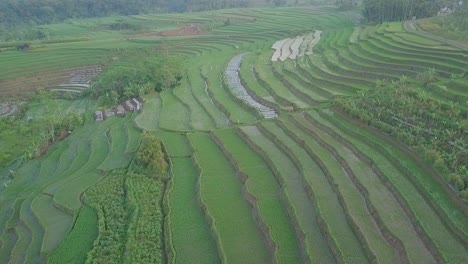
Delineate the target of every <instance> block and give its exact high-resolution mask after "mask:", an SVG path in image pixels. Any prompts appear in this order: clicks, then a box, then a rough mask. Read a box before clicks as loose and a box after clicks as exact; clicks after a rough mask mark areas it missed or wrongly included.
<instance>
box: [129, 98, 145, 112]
mask: <svg viewBox="0 0 468 264" xmlns="http://www.w3.org/2000/svg"><path fill="white" fill-rule="evenodd" d="M131 102H132V104H133V105H134V106H135V110H136V111H141V109H142V107H143V106H142V104H141V103H140V101H138V100H137V99H135V98H132V99H131Z"/></svg>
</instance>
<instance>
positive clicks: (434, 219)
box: [321, 115, 467, 262]
mask: <svg viewBox="0 0 468 264" xmlns="http://www.w3.org/2000/svg"><path fill="white" fill-rule="evenodd" d="M328 116H330V118H332V119H335V118H336V119H338V120H340V124H343V126H342V127H341V128H340V129H335V130H334V131H336V132H339V134H340V135H342V136H343V137H344V138H346V139H347V140H349V141H350V142H351V143H352V144H353V145H354V146H355V147H356V148H357V149H359V150H360V151H362V152H363V153H366V154H367V155H371V157H372V160H373V161H374V162H375V164H376V165H377V167H379V168H380V170H381V171H382V172H384V175H385V176H386V177H387V178H388V180H389V181H390V182H391V183H392V185H393V186H394V187H395V191H398V192H399V193H400V195H401V196H402V197H403V198H404V200H405V201H406V203H407V204H408V206H410V208H411V211H412V212H413V213H412V214H410V215H413V217H414V218H415V220H413V221H416V223H418V225H420V226H421V228H422V230H424V233H425V234H427V236H428V238H430V240H431V241H432V242H431V243H433V245H434V246H435V247H436V248H437V250H438V251H439V252H440V253H441V255H442V257H443V259H444V260H453V261H455V262H459V261H462V262H463V259H466V258H467V256H465V255H464V253H463V252H464V251H463V250H462V249H461V247H462V244H463V243H462V242H460V240H459V239H457V238H456V237H455V236H454V233H452V232H451V231H450V229H449V228H448V227H447V225H446V224H444V222H443V220H442V218H441V216H440V215H439V213H438V212H437V211H435V210H434V209H433V208H432V206H431V202H430V201H429V200H427V198H425V197H427V196H426V195H427V194H431V192H429V191H427V190H426V191H425V192H427V193H426V194H424V195H423V194H422V193H421V191H420V190H418V188H419V187H418V188H417V187H415V185H414V183H412V182H411V181H410V180H409V179H407V178H406V176H404V173H402V171H401V170H400V169H399V166H401V165H398V164H395V163H393V162H391V160H392V158H391V156H393V155H397V156H394V157H398V158H397V159H396V160H397V161H400V162H403V163H407V164H405V165H404V166H405V167H407V168H411V170H412V172H413V173H414V174H413V177H414V176H418V177H421V176H422V175H423V173H422V172H421V171H420V167H419V166H418V165H417V164H415V163H414V161H411V158H409V159H400V158H401V157H402V155H403V156H406V155H407V154H403V152H400V151H398V150H396V149H395V148H394V147H392V146H391V145H390V147H389V144H388V142H386V143H384V142H383V141H382V139H379V138H377V137H376V136H375V135H373V134H372V133H370V132H367V131H364V130H360V131H359V132H358V133H355V134H356V135H364V137H362V136H358V137H357V136H353V137H350V134H349V132H348V129H349V127H352V125H351V124H350V123H349V121H347V120H345V119H343V118H339V117H338V116H336V115H328ZM321 122H322V121H321ZM335 124H336V123H335ZM327 125H328V126H330V124H329V123H327ZM333 127H336V125H333ZM344 129H346V130H344ZM344 131H346V133H344ZM363 139H365V140H364V141H363ZM380 144H384V146H386V147H385V148H382V149H379V148H381V147H378V146H379V145H380ZM374 146H375V147H374ZM381 151H384V152H381ZM387 151H389V152H388V154H387ZM397 153H400V154H397ZM389 155H390V156H389ZM421 183H425V186H426V188H427V187H429V186H431V185H432V186H433V187H432V188H434V189H432V192H433V193H434V194H437V195H438V197H439V198H438V199H436V200H435V201H437V202H438V203H439V202H440V203H441V202H442V201H445V202H444V204H445V205H444V207H441V208H442V209H443V210H445V211H447V207H450V208H453V207H454V205H453V203H451V202H448V197H447V196H445V195H443V193H442V192H441V191H440V189H439V188H441V187H440V186H438V185H437V184H436V183H435V182H434V181H430V180H428V177H425V180H424V181H422V182H421ZM437 189H439V190H437ZM444 196H445V198H444V199H442V197H444ZM457 211H458V210H457V209H455V210H452V211H451V212H452V213H450V214H447V216H448V217H450V219H451V221H453V222H452V224H455V225H456V226H457V227H462V226H463V225H465V223H466V221H463V220H462V219H463V218H464V216H463V215H462V214H460V213H457ZM457 218H458V220H457ZM462 230H464V229H462ZM443 241H444V242H443ZM447 241H450V243H449V244H447V243H448V242H447ZM457 248H459V250H458V251H457Z"/></svg>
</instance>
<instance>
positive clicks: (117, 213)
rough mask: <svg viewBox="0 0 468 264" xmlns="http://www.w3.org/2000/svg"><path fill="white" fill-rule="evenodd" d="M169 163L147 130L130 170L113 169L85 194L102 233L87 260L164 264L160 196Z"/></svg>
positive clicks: (90, 261)
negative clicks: (160, 176) (93, 209)
mask: <svg viewBox="0 0 468 264" xmlns="http://www.w3.org/2000/svg"><path fill="white" fill-rule="evenodd" d="M166 170H167V163H166V161H165V159H164V153H163V151H162V145H161V141H160V140H159V139H158V138H156V137H155V136H154V135H152V134H149V133H145V134H144V135H143V139H142V143H141V146H140V150H139V152H138V157H137V159H136V160H135V162H134V163H133V164H131V165H130V167H129V168H128V169H127V170H117V171H112V172H111V173H110V174H109V175H108V176H107V177H106V178H105V179H104V180H103V181H101V182H100V183H98V184H97V185H96V186H94V187H92V188H90V189H89V190H87V191H86V193H85V202H86V203H88V204H89V205H90V206H92V207H93V208H95V209H96V210H97V212H98V217H99V220H98V227H99V235H98V237H97V239H96V240H95V241H94V246H93V249H92V250H91V251H90V252H89V254H88V258H87V261H86V263H123V262H125V263H164V260H165V258H166V257H165V255H164V231H163V230H164V229H163V227H164V225H163V224H164V213H163V206H162V199H163V195H164V191H165V182H164V181H163V180H161V179H160V178H159V177H155V176H157V175H165V174H166Z"/></svg>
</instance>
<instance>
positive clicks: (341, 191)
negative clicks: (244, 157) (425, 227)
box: [296, 119, 398, 263]
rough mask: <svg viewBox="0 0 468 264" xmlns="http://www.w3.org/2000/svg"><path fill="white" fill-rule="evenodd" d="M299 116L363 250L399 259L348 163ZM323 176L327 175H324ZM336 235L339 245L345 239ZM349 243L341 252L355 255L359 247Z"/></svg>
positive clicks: (378, 257) (386, 258) (371, 255)
mask: <svg viewBox="0 0 468 264" xmlns="http://www.w3.org/2000/svg"><path fill="white" fill-rule="evenodd" d="M296 120H297V123H301V124H302V125H301V127H300V129H302V131H303V133H308V134H309V138H310V139H309V140H311V141H314V142H317V143H315V144H316V145H315V146H313V145H309V147H310V148H311V150H312V151H314V152H315V153H316V154H315V155H317V156H318V157H319V158H320V159H321V160H322V162H324V163H325V164H326V166H327V168H328V172H327V173H329V176H327V177H331V179H330V180H331V181H332V183H333V184H336V187H335V189H334V190H333V191H335V192H337V195H338V197H339V198H338V199H340V204H339V205H338V206H342V207H344V209H343V210H344V213H343V214H345V215H346V216H347V217H346V218H347V221H348V224H349V225H350V226H349V228H350V230H349V231H351V233H353V234H354V236H355V238H354V239H357V242H355V243H358V244H360V246H361V247H362V249H361V250H364V251H365V252H364V253H365V255H366V258H368V259H372V258H375V259H376V260H377V261H378V262H385V261H389V262H390V263H391V262H394V261H398V258H397V256H396V253H395V251H394V249H393V248H392V246H391V245H390V244H389V243H388V242H387V241H386V240H385V239H384V237H383V236H382V234H381V233H380V231H379V229H378V227H377V225H376V223H375V222H374V220H373V219H372V217H371V216H370V213H369V211H368V208H367V207H366V202H365V200H364V197H363V196H362V194H361V193H360V192H359V191H358V190H357V188H356V187H355V186H354V184H353V182H352V180H351V179H350V175H349V174H350V173H351V172H349V171H346V169H345V168H346V167H345V165H346V164H345V163H344V162H343V161H342V160H340V159H339V157H337V156H335V154H333V153H331V152H329V150H328V149H326V148H325V146H323V143H322V141H321V139H320V138H319V137H317V134H313V133H311V132H312V130H309V129H310V127H309V126H307V123H302V121H303V120H300V119H296ZM319 144H320V145H319ZM327 152H328V153H327ZM333 163H335V164H333ZM323 177H324V178H325V176H323ZM328 189H331V187H328ZM327 207H328V206H327ZM327 222H328V221H327ZM349 231H348V232H349ZM348 234H349V233H348ZM336 237H337V238H338V239H337V240H338V242H337V243H338V245H340V243H344V242H343V241H340V240H341V239H340V237H341V236H339V235H336ZM348 247H349V245H348V243H346V244H344V245H343V244H341V245H340V248H341V249H342V250H343V253H342V254H344V255H345V256H352V254H353V252H354V250H359V248H348ZM366 251H367V252H366Z"/></svg>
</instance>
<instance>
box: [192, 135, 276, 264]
mask: <svg viewBox="0 0 468 264" xmlns="http://www.w3.org/2000/svg"><path fill="white" fill-rule="evenodd" d="M189 139H190V141H191V143H192V144H193V147H194V151H195V157H196V160H197V162H198V164H199V165H200V167H201V175H200V182H199V188H200V189H199V191H200V197H201V201H202V202H203V203H204V204H205V206H206V210H207V211H208V212H209V214H210V215H211V216H212V217H213V223H212V225H213V226H214V228H216V230H217V232H218V234H219V238H218V239H219V243H220V245H221V247H222V252H224V257H225V258H226V260H227V261H229V262H232V263H249V262H250V263H261V262H265V261H267V260H268V254H267V249H266V245H265V242H264V241H263V240H262V238H261V236H260V232H259V230H257V225H256V224H255V223H254V221H253V217H252V215H251V208H250V207H249V205H248V203H247V202H246V201H245V200H244V198H243V197H242V189H241V183H240V180H239V179H238V178H237V177H236V176H235V172H234V170H233V168H232V167H231V166H230V164H229V162H228V161H227V160H226V158H225V157H224V156H223V154H222V152H221V151H220V150H219V149H218V148H217V146H216V144H215V143H214V142H213V141H211V140H210V138H209V136H208V135H207V134H201V133H196V134H189ZM221 186H224V188H220V187H221ZM226 204H229V207H226ZM239 252H242V254H241V255H239Z"/></svg>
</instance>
